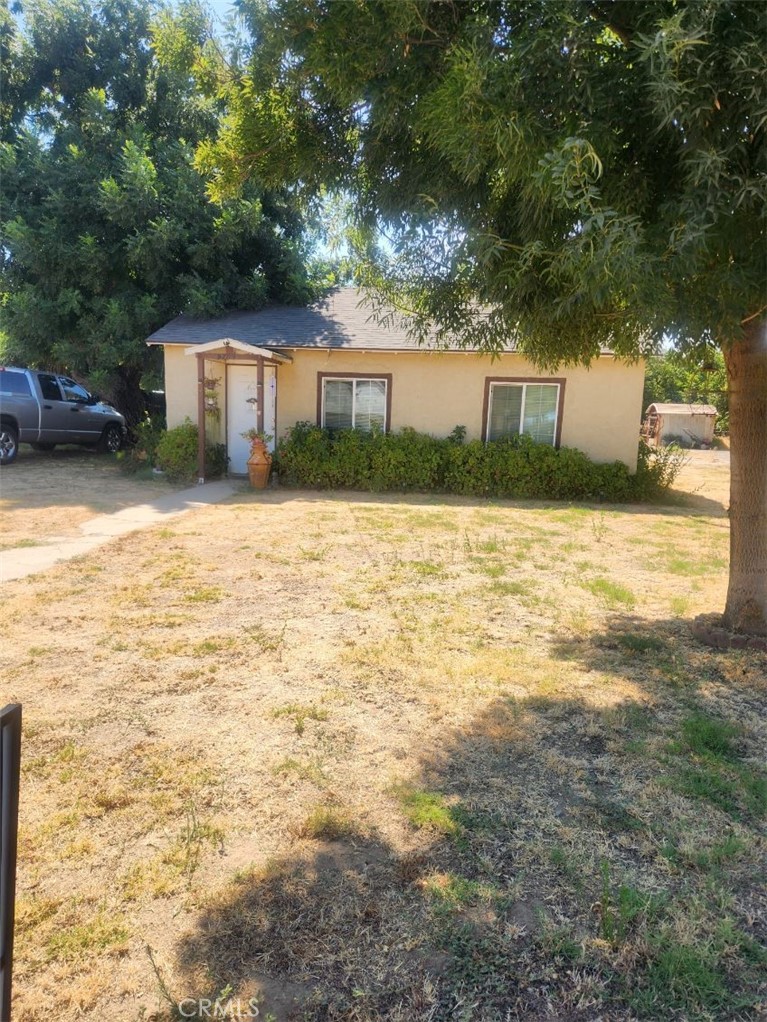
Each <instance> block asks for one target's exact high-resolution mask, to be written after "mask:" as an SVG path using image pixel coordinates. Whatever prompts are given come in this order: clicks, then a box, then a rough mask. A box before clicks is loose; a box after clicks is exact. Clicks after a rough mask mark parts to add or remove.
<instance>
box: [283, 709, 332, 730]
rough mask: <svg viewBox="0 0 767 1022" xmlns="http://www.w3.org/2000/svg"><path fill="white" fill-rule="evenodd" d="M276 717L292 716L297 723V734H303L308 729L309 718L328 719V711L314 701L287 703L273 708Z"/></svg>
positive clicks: (295, 723)
mask: <svg viewBox="0 0 767 1022" xmlns="http://www.w3.org/2000/svg"><path fill="white" fill-rule="evenodd" d="M272 716H273V717H274V718H279V717H291V718H292V720H293V723H294V725H295V729H296V734H297V735H302V734H303V733H304V731H305V730H306V721H307V720H319V721H322V720H327V719H328V711H327V710H325V709H323V708H322V707H319V706H315V705H314V704H313V703H311V704H304V703H287V704H286V705H285V706H280V707H277V709H274V710H272Z"/></svg>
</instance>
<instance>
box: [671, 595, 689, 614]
mask: <svg viewBox="0 0 767 1022" xmlns="http://www.w3.org/2000/svg"><path fill="white" fill-rule="evenodd" d="M668 605H669V609H670V610H671V613H672V614H673V615H674V617H684V616H685V614H687V612H688V611H689V609H690V598H689V597H688V596H672V597H671V599H670V600H669V604H668Z"/></svg>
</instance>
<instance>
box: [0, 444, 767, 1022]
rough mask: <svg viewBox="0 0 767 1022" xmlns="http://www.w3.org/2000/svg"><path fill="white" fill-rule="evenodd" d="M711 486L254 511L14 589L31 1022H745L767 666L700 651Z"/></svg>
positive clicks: (721, 527)
mask: <svg viewBox="0 0 767 1022" xmlns="http://www.w3.org/2000/svg"><path fill="white" fill-rule="evenodd" d="M726 484H727V467H726V465H723V464H714V463H712V462H711V461H710V460H709V461H706V460H705V459H704V458H701V457H700V456H698V457H697V458H696V460H695V462H694V463H691V464H690V465H689V466H688V467H687V469H686V470H685V473H684V475H683V477H682V479H681V480H680V484H679V488H680V490H681V491H685V492H686V493H687V496H684V495H683V494H682V493H678V494H677V495H676V498H675V499H676V503H674V504H673V505H670V506H666V507H647V506H645V507H625V508H616V507H611V506H568V505H541V504H533V503H512V502H496V503H490V502H483V501H470V500H461V499H454V498H433V497H424V496H418V495H408V496H392V495H385V496H380V497H378V496H372V495H359V494H345V495H342V494H320V493H307V492H286V491H274V492H267V493H265V494H264V495H255V494H254V495H251V494H243V495H242V496H240V497H237V498H233V499H232V500H230V501H229V502H228V503H226V504H223V505H220V506H218V507H214V508H209V509H205V510H201V511H199V512H194V513H191V514H189V515H187V516H185V517H184V518H182V519H179V520H178V521H177V522H175V523H174V524H173V525H172V527H164V528H159V529H154V530H149V531H146V532H144V533H138V534H133V535H131V536H128V537H125V538H122V539H120V540H118V541H116V542H115V543H113V544H111V545H109V546H106V547H103V548H101V549H100V550H99V551H98V552H96V553H94V554H93V555H90V556H88V557H87V558H85V559H82V560H78V561H71V562H69V563H67V564H62V565H60V566H58V567H56V568H55V569H52V570H50V571H48V572H47V573H46V574H45V575H42V576H38V577H34V578H29V579H26V580H20V581H17V582H12V583H9V584H7V585H6V586H4V587H3V589H2V591H1V592H0V599H1V600H2V604H3V606H2V614H3V618H4V620H5V621H6V622H12V627H11V628H9V629H7V630H6V636H5V641H4V643H3V647H2V672H3V673H2V677H3V679H4V684H3V689H4V691H3V700H4V701H7V700H11V699H13V700H19V701H21V702H23V704H24V714H25V730H24V760H23V779H22V785H23V787H22V813H21V835H20V874H19V903H18V931H17V933H18V936H17V955H18V957H17V964H16V997H15V1010H16V1018H15V1022H42V1020H49V1019H51V1018H56V1019H57V1022H69V1020H75V1019H83V1018H84V1019H88V1020H93V1022H96V1020H98V1022H111V1020H115V1022H116V1020H120V1022H123V1020H140V1019H143V1020H148V1019H153V1018H154V1019H173V1018H180V1017H184V1012H186V1013H187V1016H186V1017H198V1016H197V1015H196V1014H194V1011H195V1002H196V1001H197V999H199V998H207V999H209V1000H212V999H215V998H216V997H217V996H219V998H220V1001H219V1010H220V1011H224V1010H226V1011H228V1012H229V1014H228V1015H226V1016H225V1017H229V1018H232V1017H234V1018H238V1017H239V1018H243V1019H244V1018H247V1017H249V1016H248V1011H249V1006H248V999H249V998H255V999H257V1000H258V1003H259V1006H260V1007H259V1010H260V1018H262V1019H265V1018H270V1017H271V1018H272V1019H274V1020H277V1022H283V1020H284V1022H287V1020H290V1019H306V1020H309V1019H311V1020H317V1022H319V1020H328V1022H330V1020H334V1022H338V1020H348V1022H352V1020H358V1022H362V1020H365V1022H373V1020H384V1019H386V1020H391V1022H398V1020H399V1022H420V1020H424V1022H425V1020H431V1019H435V1020H436V1019H460V1020H467V1022H468V1020H471V1022H480V1020H481V1022H504V1020H506V1019H509V1020H512V1019H524V1020H536V1019H544V1018H546V1019H552V1018H555V1019H559V1020H570V1019H573V1020H574V1019H584V1020H586V1019H588V1020H594V1022H595V1020H597V1019H601V1020H610V1019H614V1020H618V1019H620V1020H626V1019H631V1018H634V1017H640V1018H654V1019H659V1018H663V1019H666V1018H678V1019H697V1018H705V1019H723V1018H733V1019H735V1018H738V1019H748V1018H756V1016H757V1014H758V1013H759V1011H760V1007H759V1005H761V1010H763V1009H764V996H765V992H764V988H763V987H760V982H763V976H764V963H765V957H764V952H763V950H762V949H761V948H760V945H761V944H762V942H763V940H764V936H765V908H766V899H765V894H764V885H763V879H764V874H763V863H764V853H765V844H764V840H763V832H762V831H761V824H762V822H763V818H764V813H765V807H766V805H767V788H766V786H765V774H764V767H763V764H762V763H761V762H760V759H761V757H763V753H764V749H765V747H766V742H765V739H766V738H767V734H766V731H767V723H766V718H765V713H764V709H765V701H766V699H767V657H765V656H764V655H763V654H759V653H755V652H727V653H719V652H714V651H711V650H708V649H706V648H703V647H700V646H698V645H696V643H695V642H693V641H692V640H691V638H690V634H689V629H688V623H689V620H690V618H691V617H692V616H693V615H695V614H696V613H699V612H702V611H708V610H712V609H718V608H721V606H722V604H723V600H724V593H725V585H726V571H727V550H728V525H727V518H726V515H725V511H724V505H723V500H724V499H725V491H726ZM179 1004H180V1005H181V1008H180V1009H179V1007H178V1005H179ZM238 1004H239V1008H240V1009H241V1010H240V1013H239V1015H238V1014H237V1007H238ZM208 1010H209V1011H210V1012H212V1011H213V1009H212V1008H210V1009H208ZM203 1017H204V1016H203ZM219 1017H221V1016H219Z"/></svg>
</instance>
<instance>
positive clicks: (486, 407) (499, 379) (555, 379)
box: [482, 376, 567, 450]
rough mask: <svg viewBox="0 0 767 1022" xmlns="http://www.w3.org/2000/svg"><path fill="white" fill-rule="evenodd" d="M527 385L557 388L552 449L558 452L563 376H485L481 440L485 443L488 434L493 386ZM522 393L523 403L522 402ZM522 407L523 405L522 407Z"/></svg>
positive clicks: (560, 437)
mask: <svg viewBox="0 0 767 1022" xmlns="http://www.w3.org/2000/svg"><path fill="white" fill-rule="evenodd" d="M497 383H499V384H512V385H514V384H517V385H520V384H523V385H526V384H529V383H532V384H533V385H536V384H537V385H541V384H543V385H549V386H554V385H556V386H557V387H558V388H559V395H558V398H557V417H556V421H555V423H554V449H555V450H559V445H560V442H561V439H562V414H563V412H564V407H565V385H566V383H567V380H566V379H565V377H564V376H486V377H485V397H484V401H483V404H482V440H483V442H485V443H486V442H487V438H488V435H489V433H490V391H491V389H492V387H493V386H494V385H495V384H497ZM524 396H525V395H524V392H523V402H524ZM523 407H524V405H523Z"/></svg>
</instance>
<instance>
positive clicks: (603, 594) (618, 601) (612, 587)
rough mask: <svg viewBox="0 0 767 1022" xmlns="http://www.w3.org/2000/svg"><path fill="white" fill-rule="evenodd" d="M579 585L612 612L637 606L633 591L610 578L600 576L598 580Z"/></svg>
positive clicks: (588, 580) (594, 579)
mask: <svg viewBox="0 0 767 1022" xmlns="http://www.w3.org/2000/svg"><path fill="white" fill-rule="evenodd" d="M579 584H580V585H581V586H582V587H583V588H584V589H587V590H588V591H589V592H590V593H591V594H592V595H593V596H596V597H598V598H599V599H600V600H602V602H603V603H604V604H605V606H606V607H608V609H610V610H616V609H618V608H620V607H629V608H631V607H634V606H636V597H635V596H634V594H633V593H632V591H631V590H630V589H628V588H627V587H626V586H622V585H620V584H619V583H618V582H613V581H612V580H611V579H609V578H603V577H601V576H598V577H597V578H591V579H586V580H585V581H583V582H580V583H579Z"/></svg>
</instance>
